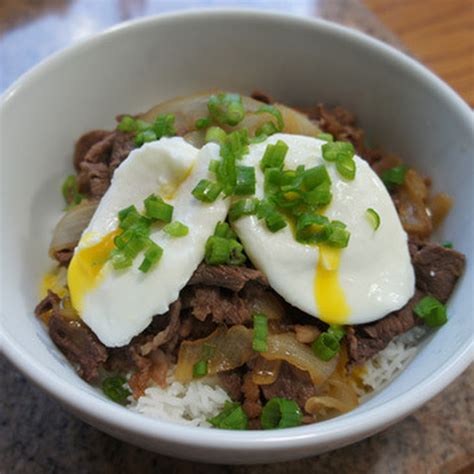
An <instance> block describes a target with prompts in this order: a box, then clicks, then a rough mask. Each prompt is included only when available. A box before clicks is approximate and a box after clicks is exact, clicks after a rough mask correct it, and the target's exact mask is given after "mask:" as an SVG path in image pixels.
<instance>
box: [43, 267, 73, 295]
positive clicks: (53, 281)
mask: <svg viewBox="0 0 474 474" xmlns="http://www.w3.org/2000/svg"><path fill="white" fill-rule="evenodd" d="M63 272H64V269H63V268H60V269H55V270H51V271H50V272H47V273H45V274H44V276H43V278H42V280H41V285H40V299H43V298H44V297H46V295H47V294H48V290H51V291H53V292H54V293H56V294H57V295H58V296H59V297H60V298H63V297H64V295H65V294H66V293H67V290H66V287H65V283H66V281H65V278H64V276H65V275H64V273H63Z"/></svg>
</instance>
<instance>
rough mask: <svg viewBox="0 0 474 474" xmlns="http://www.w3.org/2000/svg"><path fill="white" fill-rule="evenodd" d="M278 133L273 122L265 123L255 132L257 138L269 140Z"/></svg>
mask: <svg viewBox="0 0 474 474" xmlns="http://www.w3.org/2000/svg"><path fill="white" fill-rule="evenodd" d="M278 132H279V130H278V128H277V126H276V125H275V124H274V123H273V122H265V123H263V124H262V125H261V126H260V127H259V128H257V130H255V136H256V137H262V136H263V137H265V138H268V137H270V136H272V135H274V134H275V133H278Z"/></svg>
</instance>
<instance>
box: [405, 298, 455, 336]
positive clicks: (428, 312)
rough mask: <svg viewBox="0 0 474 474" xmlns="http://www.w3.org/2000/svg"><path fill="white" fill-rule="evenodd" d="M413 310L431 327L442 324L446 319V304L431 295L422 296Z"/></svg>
mask: <svg viewBox="0 0 474 474" xmlns="http://www.w3.org/2000/svg"><path fill="white" fill-rule="evenodd" d="M413 311H414V313H415V314H416V315H418V316H419V317H420V318H421V319H423V321H424V323H425V324H426V325H427V326H430V327H432V328H435V327H439V326H442V325H443V324H445V323H447V321H448V315H447V313H446V306H445V305H444V304H443V303H441V302H440V301H438V300H437V299H436V298H434V297H433V296H425V297H424V298H422V299H421V300H420V301H419V302H418V303H417V305H416V306H415V308H414V309H413Z"/></svg>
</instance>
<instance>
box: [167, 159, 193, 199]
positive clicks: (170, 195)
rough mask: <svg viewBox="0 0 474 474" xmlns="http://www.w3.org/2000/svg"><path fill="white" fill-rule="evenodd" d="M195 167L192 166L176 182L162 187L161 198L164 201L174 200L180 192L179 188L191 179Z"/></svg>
mask: <svg viewBox="0 0 474 474" xmlns="http://www.w3.org/2000/svg"><path fill="white" fill-rule="evenodd" d="M193 166H194V164H193V165H192V166H190V167H189V168H188V169H187V170H186V172H185V173H183V174H182V175H181V176H180V177H177V178H176V179H175V180H174V181H172V182H170V183H168V184H165V185H162V186H161V187H160V196H161V197H162V198H163V199H166V200H167V201H169V200H170V199H174V197H175V196H176V192H177V191H178V189H179V187H180V186H181V185H182V184H183V183H184V182H185V181H186V180H187V179H188V178H189V175H190V174H191V171H192V170H193Z"/></svg>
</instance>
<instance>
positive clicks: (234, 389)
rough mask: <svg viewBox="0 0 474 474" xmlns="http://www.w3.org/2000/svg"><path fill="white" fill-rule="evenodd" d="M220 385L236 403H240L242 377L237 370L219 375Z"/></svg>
mask: <svg viewBox="0 0 474 474" xmlns="http://www.w3.org/2000/svg"><path fill="white" fill-rule="evenodd" d="M219 385H220V386H221V387H222V388H223V389H224V390H225V391H226V392H227V395H229V397H230V398H231V399H232V400H233V401H234V402H239V401H240V400H241V398H242V375H241V374H240V373H239V371H237V370H229V371H227V372H221V373H219Z"/></svg>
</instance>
